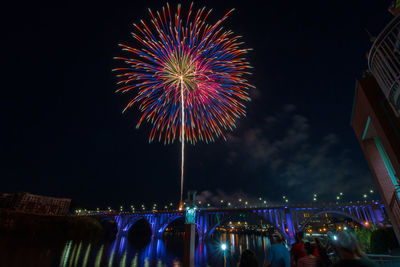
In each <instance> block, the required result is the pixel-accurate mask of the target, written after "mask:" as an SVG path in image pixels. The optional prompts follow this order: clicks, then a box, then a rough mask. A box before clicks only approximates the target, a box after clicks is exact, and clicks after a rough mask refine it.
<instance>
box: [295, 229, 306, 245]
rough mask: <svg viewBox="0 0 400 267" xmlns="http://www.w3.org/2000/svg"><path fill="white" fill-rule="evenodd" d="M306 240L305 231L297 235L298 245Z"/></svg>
mask: <svg viewBox="0 0 400 267" xmlns="http://www.w3.org/2000/svg"><path fill="white" fill-rule="evenodd" d="M303 238H304V232H303V231H299V232H297V233H296V243H300V242H302V241H303Z"/></svg>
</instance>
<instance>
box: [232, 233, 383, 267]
mask: <svg viewBox="0 0 400 267" xmlns="http://www.w3.org/2000/svg"><path fill="white" fill-rule="evenodd" d="M269 240H270V242H271V245H270V246H269V247H268V248H267V251H266V254H265V259H264V263H263V264H264V265H263V266H264V267H329V266H332V267H347V266H351V267H375V266H377V264H376V263H374V262H373V261H371V260H369V259H368V258H367V257H366V256H365V254H364V253H363V251H362V248H361V245H360V242H359V241H358V239H357V236H356V235H355V234H354V233H353V232H352V231H341V232H339V233H337V234H336V235H331V236H329V240H330V241H329V242H328V244H326V245H323V244H322V242H321V240H320V239H318V238H314V240H305V239H304V234H303V233H302V232H299V233H297V234H296V238H295V240H296V241H295V243H294V244H292V245H291V248H290V250H289V249H288V248H287V246H286V244H285V243H284V240H283V238H282V236H281V235H280V234H279V233H278V232H273V233H271V234H270V235H269ZM257 266H260V264H259V262H258V260H257V258H256V255H255V254H254V252H252V251H251V250H245V251H244V252H243V253H242V256H241V259H240V262H239V263H238V267H257Z"/></svg>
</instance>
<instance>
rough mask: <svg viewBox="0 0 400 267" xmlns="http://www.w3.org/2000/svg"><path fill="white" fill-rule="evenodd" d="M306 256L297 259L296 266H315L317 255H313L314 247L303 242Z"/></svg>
mask: <svg viewBox="0 0 400 267" xmlns="http://www.w3.org/2000/svg"><path fill="white" fill-rule="evenodd" d="M304 250H305V252H306V256H304V257H301V258H300V259H299V260H298V261H297V267H317V257H315V256H314V251H315V247H314V246H313V245H312V244H311V243H310V242H306V243H304Z"/></svg>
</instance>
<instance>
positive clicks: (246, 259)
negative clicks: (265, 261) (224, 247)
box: [237, 249, 260, 267]
mask: <svg viewBox="0 0 400 267" xmlns="http://www.w3.org/2000/svg"><path fill="white" fill-rule="evenodd" d="M237 266H238V267H259V266H260V265H259V263H258V260H257V258H256V255H255V254H254V252H253V251H251V250H249V249H246V250H244V251H243V252H242V255H241V256H240V262H239V263H238V265H237Z"/></svg>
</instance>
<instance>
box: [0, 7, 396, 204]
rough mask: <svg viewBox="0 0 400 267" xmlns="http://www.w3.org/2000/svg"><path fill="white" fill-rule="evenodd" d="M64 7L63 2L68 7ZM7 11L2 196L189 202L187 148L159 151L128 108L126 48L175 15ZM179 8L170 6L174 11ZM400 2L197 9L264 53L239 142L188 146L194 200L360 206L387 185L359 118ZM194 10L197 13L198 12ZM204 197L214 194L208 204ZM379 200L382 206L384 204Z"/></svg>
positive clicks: (254, 58) (257, 61) (256, 59)
mask: <svg viewBox="0 0 400 267" xmlns="http://www.w3.org/2000/svg"><path fill="white" fill-rule="evenodd" d="M60 3H61V2H60ZM62 3H63V4H59V5H57V4H54V5H52V6H45V5H43V6H41V5H40V4H38V3H36V2H35V3H34V4H30V5H25V4H24V3H20V2H18V3H17V4H16V5H15V6H9V7H6V8H3V12H4V13H5V17H4V16H3V19H4V21H3V22H2V26H3V27H2V33H1V36H2V38H1V43H2V44H1V45H2V46H4V48H3V49H2V57H1V59H2V75H3V77H2V86H1V87H2V97H1V100H2V117H3V119H2V126H3V127H2V131H1V132H2V133H1V135H2V142H1V144H2V146H1V151H2V154H3V157H2V158H3V159H2V161H1V163H2V164H1V165H2V167H1V169H0V170H1V178H2V179H1V181H2V183H1V184H2V186H1V191H4V192H15V191H28V192H32V193H37V194H44V195H51V196H57V197H68V198H72V199H74V200H75V201H78V202H80V203H83V204H85V205H88V206H92V207H105V206H109V205H111V206H114V207H116V206H119V205H120V204H122V205H125V206H126V205H130V204H141V203H153V202H157V203H166V202H169V201H173V202H175V203H176V202H177V201H178V198H179V179H180V178H179V174H180V170H179V166H180V146H179V144H178V143H175V144H174V145H169V146H164V145H163V144H160V143H157V142H154V143H151V144H149V143H148V134H149V129H150V127H149V125H146V124H144V125H143V127H141V128H140V129H139V130H136V129H135V125H136V122H137V118H138V115H139V111H138V109H137V108H136V107H134V108H132V109H131V110H130V111H129V112H127V113H125V114H121V111H122V109H123V107H124V106H125V105H126V104H127V103H128V101H129V100H130V99H131V97H132V95H129V94H125V95H120V94H115V93H114V92H115V90H116V88H117V87H116V78H115V77H114V74H113V73H112V72H111V69H112V68H114V67H117V66H121V65H120V63H119V62H117V61H115V60H113V59H112V58H113V57H114V56H120V55H121V52H120V50H119V47H118V45H117V44H118V43H125V44H128V45H132V46H134V45H135V44H136V43H135V42H134V41H133V39H131V37H130V32H131V31H132V30H133V27H132V23H134V22H138V21H139V20H140V19H146V20H147V19H149V15H148V13H147V8H148V7H150V8H152V9H153V10H157V9H160V8H161V7H162V6H163V5H164V4H165V2H163V1H129V2H125V3H124V2H121V3H118V2H117V1H108V4H102V3H96V4H91V5H89V4H87V5H82V4H79V5H73V4H67V2H65V1H63V2H62ZM177 3H178V2H175V1H170V4H171V6H176V4H177ZM388 3H389V1H382V0H368V1H365V0H353V1H321V0H311V1H269V0H268V1H250V0H247V1H197V2H195V7H197V8H200V7H202V6H203V5H205V6H207V7H209V8H213V13H212V15H211V16H210V18H209V22H210V23H215V22H216V21H217V20H218V19H219V18H220V17H221V16H222V15H223V14H224V13H225V12H226V11H228V10H229V9H231V8H236V11H235V12H234V13H233V14H232V15H231V16H230V17H229V19H228V20H227V21H226V22H225V24H224V27H225V28H230V29H232V30H233V31H234V32H235V33H237V34H239V35H242V36H243V41H244V42H245V43H246V46H247V47H252V48H253V49H254V51H252V52H251V53H250V55H249V60H250V62H251V64H252V66H253V67H254V72H253V75H252V76H251V77H250V81H251V82H252V83H253V84H254V85H255V86H256V87H257V89H256V90H253V91H251V93H250V94H251V97H252V101H251V102H250V103H249V104H248V116H247V117H246V118H244V119H242V120H240V121H239V123H238V128H237V129H236V130H235V131H234V132H232V133H230V134H229V138H228V140H227V141H223V140H218V141H217V142H215V143H212V144H196V146H189V147H188V148H187V150H186V151H187V154H186V163H187V164H186V183H185V188H186V189H187V188H189V189H196V190H197V191H198V192H202V193H201V195H202V197H204V198H211V199H212V198H215V197H219V196H222V197H224V198H226V199H228V198H230V197H237V196H239V195H245V196H247V197H249V198H256V197H257V198H258V197H263V198H267V199H268V200H269V201H271V202H279V201H281V199H282V195H285V196H288V198H289V199H290V201H291V202H292V203H298V202H299V203H304V202H311V200H312V194H313V193H314V192H315V193H318V194H319V196H320V197H319V199H320V200H321V201H333V200H334V198H335V196H336V195H337V194H338V192H343V193H344V196H345V200H357V199H361V195H362V194H363V193H364V192H367V191H368V190H369V189H371V188H374V182H373V180H372V177H371V174H370V173H369V169H368V167H367V164H366V162H365V159H364V157H363V155H362V152H361V149H360V147H359V145H358V143H357V140H356V138H355V135H354V133H353V130H352V128H351V127H350V115H351V109H352V101H353V94H354V87H355V79H356V78H357V77H359V76H360V75H361V73H362V71H363V69H365V68H366V66H367V61H366V58H365V54H366V52H367V50H368V49H369V47H370V46H371V43H370V41H369V37H368V34H367V33H366V31H365V29H368V30H369V31H370V32H371V33H372V34H378V33H379V32H380V30H381V29H382V28H383V27H384V26H385V25H386V23H387V22H388V21H389V20H390V19H391V15H390V14H389V13H388V12H387V7H388ZM187 7H188V4H185V5H184V8H187ZM203 191H205V192H203ZM377 197H378V196H377V195H373V196H370V198H377Z"/></svg>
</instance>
